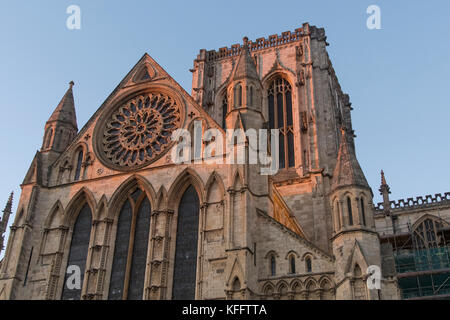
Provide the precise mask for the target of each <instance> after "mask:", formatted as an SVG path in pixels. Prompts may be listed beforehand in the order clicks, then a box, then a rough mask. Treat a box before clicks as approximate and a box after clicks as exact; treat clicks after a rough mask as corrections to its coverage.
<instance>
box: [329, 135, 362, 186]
mask: <svg viewBox="0 0 450 320" xmlns="http://www.w3.org/2000/svg"><path fill="white" fill-rule="evenodd" d="M341 132H342V135H341V145H340V147H339V152H338V158H337V163H336V167H335V169H334V172H333V179H332V181H331V189H332V190H334V189H337V188H340V187H349V186H359V187H363V188H368V189H370V187H369V184H368V183H367V180H366V177H365V176H364V173H363V171H362V169H361V166H360V165H359V163H358V160H357V159H356V154H355V151H354V149H353V147H352V146H350V145H349V143H348V137H347V133H346V130H345V129H341Z"/></svg>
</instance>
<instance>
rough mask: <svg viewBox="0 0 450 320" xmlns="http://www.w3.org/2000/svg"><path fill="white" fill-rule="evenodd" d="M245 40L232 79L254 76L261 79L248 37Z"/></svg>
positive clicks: (253, 77)
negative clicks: (250, 49)
mask: <svg viewBox="0 0 450 320" xmlns="http://www.w3.org/2000/svg"><path fill="white" fill-rule="evenodd" d="M243 41H244V45H243V46H242V49H241V53H240V54H239V58H238V62H237V64H236V66H235V68H234V70H233V72H232V74H231V80H239V79H243V78H252V79H256V80H258V81H259V80H260V79H259V76H258V72H257V71H256V65H255V62H254V60H253V58H252V56H251V55H250V51H249V48H248V38H247V37H244V39H243Z"/></svg>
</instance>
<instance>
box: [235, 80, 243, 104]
mask: <svg viewBox="0 0 450 320" xmlns="http://www.w3.org/2000/svg"><path fill="white" fill-rule="evenodd" d="M241 106H242V86H241V84H237V85H236V86H235V87H234V108H240V107H241Z"/></svg>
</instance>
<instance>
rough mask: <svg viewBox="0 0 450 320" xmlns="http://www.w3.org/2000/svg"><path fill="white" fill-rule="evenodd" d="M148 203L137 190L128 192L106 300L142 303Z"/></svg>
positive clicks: (119, 227)
mask: <svg viewBox="0 0 450 320" xmlns="http://www.w3.org/2000/svg"><path fill="white" fill-rule="evenodd" d="M150 217H151V206H150V202H149V200H148V198H147V196H146V194H145V192H143V191H142V190H141V189H139V188H138V189H136V190H135V191H134V192H133V193H131V194H130V195H129V196H128V197H127V200H126V201H125V203H124V204H123V206H122V209H121V211H120V214H119V218H118V222H117V232H116V241H115V246H114V258H113V265H112V271H111V280H110V285H109V297H108V298H109V299H110V300H121V299H122V300H142V298H143V295H144V278H145V270H146V265H147V249H148V240H149V233H150Z"/></svg>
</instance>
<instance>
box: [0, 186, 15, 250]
mask: <svg viewBox="0 0 450 320" xmlns="http://www.w3.org/2000/svg"><path fill="white" fill-rule="evenodd" d="M13 197H14V192H11V194H10V195H9V198H8V202H7V203H6V206H5V209H4V210H3V217H2V219H1V221H0V253H1V252H2V250H3V248H4V245H3V243H4V240H5V236H4V233H5V231H6V228H7V226H8V221H9V217H10V216H11V213H12V203H13Z"/></svg>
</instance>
